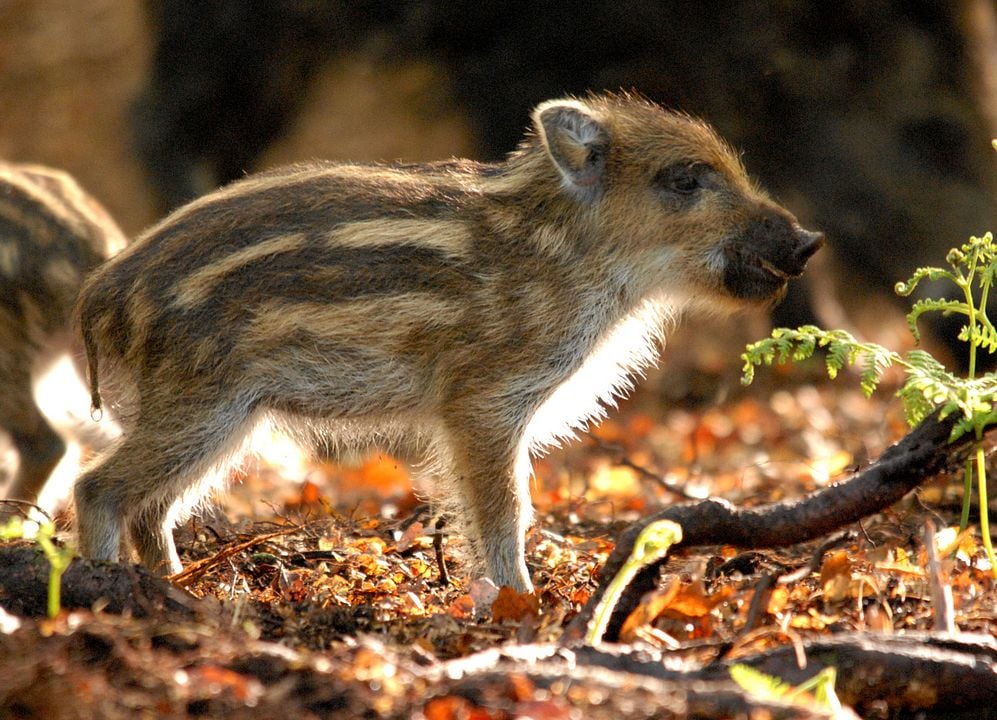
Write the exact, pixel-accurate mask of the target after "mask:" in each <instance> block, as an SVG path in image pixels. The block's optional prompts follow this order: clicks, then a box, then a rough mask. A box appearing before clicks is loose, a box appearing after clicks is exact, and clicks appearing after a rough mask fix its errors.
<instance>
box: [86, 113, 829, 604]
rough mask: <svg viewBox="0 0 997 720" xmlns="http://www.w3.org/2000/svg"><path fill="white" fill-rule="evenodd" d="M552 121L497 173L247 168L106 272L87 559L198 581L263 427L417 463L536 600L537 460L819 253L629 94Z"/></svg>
mask: <svg viewBox="0 0 997 720" xmlns="http://www.w3.org/2000/svg"><path fill="white" fill-rule="evenodd" d="M532 119H533V127H532V131H531V132H530V133H529V134H528V135H527V136H526V138H525V139H524V140H523V141H522V143H521V144H520V146H519V148H518V149H517V150H516V151H515V152H513V153H511V154H510V155H509V156H508V158H507V159H506V160H505V161H504V162H502V163H499V164H491V165H487V164H480V163H476V162H470V161H465V160H451V161H447V162H439V163H431V164H425V165H402V164H394V165H388V164H383V165H344V164H333V163H322V162H318V163H309V164H303V165H295V166H292V167H285V168H280V169H277V170H273V171H269V172H265V173H261V174H258V175H255V176H251V177H248V178H246V179H244V180H241V181H239V182H236V183H234V184H232V185H229V186H227V187H224V188H222V189H220V190H218V191H217V192H214V193H212V194H210V195H208V196H206V197H203V198H201V199H199V200H196V201H194V202H192V203H190V204H188V205H186V206H184V207H182V208H180V209H178V210H177V211H175V212H174V213H173V214H171V215H170V216H168V217H167V218H166V219H165V220H163V221H162V222H160V223H159V224H158V225H156V226H155V227H153V228H151V229H150V230H149V231H148V232H146V233H145V234H144V235H143V236H142V237H141V238H140V239H139V240H138V241H136V242H135V243H134V244H133V245H131V246H130V247H129V248H128V249H127V250H126V251H125V252H123V253H122V254H121V255H119V256H118V257H117V258H115V259H114V260H112V261H111V262H109V263H108V264H106V265H104V266H103V267H102V268H101V269H100V270H99V271H98V272H96V273H95V274H94V275H93V276H92V278H91V279H90V280H89V282H88V283H87V285H86V287H85V288H84V290H83V292H82V296H81V300H80V304H79V321H80V327H81V330H82V335H83V339H84V341H85V344H86V348H87V353H88V359H89V365H90V377H91V383H92V391H93V404H94V406H95V407H100V405H101V402H102V394H105V395H106V398H107V401H108V402H109V404H111V405H112V406H113V408H114V409H115V412H116V415H117V416H118V418H119V419H120V421H121V422H122V424H123V426H124V436H123V438H122V439H121V441H120V443H119V444H118V445H117V446H116V447H115V448H113V450H112V451H111V452H109V453H108V454H107V455H106V456H104V457H103V459H102V460H101V461H100V462H99V463H98V464H96V465H95V466H94V467H93V468H92V469H90V470H89V471H88V472H86V473H85V474H83V476H82V477H81V478H80V479H79V481H78V483H77V485H76V505H77V521H78V523H79V541H80V547H81V550H82V551H83V553H84V554H85V555H87V556H89V557H92V558H98V559H103V560H113V559H116V558H118V556H119V546H120V544H121V536H122V532H124V531H127V534H128V537H129V539H130V541H131V543H132V545H133V546H134V548H135V549H136V550H137V551H138V554H139V557H140V558H141V560H142V562H143V563H144V564H145V565H147V566H149V567H150V568H156V569H158V570H160V571H161V572H165V573H172V572H176V571H178V570H180V569H181V564H180V560H179V558H178V556H177V552H176V548H175V547H174V542H173V538H172V535H171V529H172V528H173V527H174V525H175V524H176V522H177V521H178V520H179V519H180V518H181V517H182V516H183V514H184V513H185V512H187V511H188V510H189V509H190V508H191V507H192V505H194V504H196V501H197V500H198V499H199V498H201V497H203V495H204V493H205V491H206V490H207V489H208V487H209V486H210V485H212V484H213V483H214V482H216V481H217V479H218V478H219V477H220V476H221V474H220V473H219V469H221V468H224V465H225V463H226V462H227V461H228V460H229V459H230V458H231V457H233V455H236V454H238V453H239V452H240V451H241V450H242V448H243V444H244V440H245V438H246V437H247V435H248V434H249V433H250V431H251V430H252V429H253V428H254V426H256V425H257V424H258V423H260V422H263V421H267V422H272V423H276V424H277V425H278V426H281V427H283V428H285V429H287V430H289V431H290V432H292V433H294V434H295V435H296V436H297V437H299V438H301V439H302V440H303V441H304V444H305V445H314V443H315V442H316V441H317V438H325V439H326V440H327V441H328V442H330V443H331V444H332V445H333V446H334V447H343V448H345V447H349V448H355V447H357V446H363V447H369V446H376V447H382V448H384V449H387V450H389V451H392V452H395V453H397V454H398V455H399V456H401V457H404V458H406V459H408V460H410V461H411V462H412V463H413V467H414V468H415V469H416V470H417V472H419V473H422V474H425V475H427V476H430V477H431V478H432V480H433V481H434V482H435V492H434V494H435V495H436V496H437V497H438V498H439V499H440V500H441V501H442V502H443V503H444V506H445V507H447V508H448V509H449V510H450V511H451V512H452V514H453V515H454V516H455V517H456V518H457V519H458V520H459V521H460V526H461V527H462V529H463V534H464V535H466V537H467V538H468V539H469V540H470V545H471V547H472V548H473V549H474V550H475V551H476V556H477V557H478V558H480V560H482V561H483V565H484V567H483V570H484V571H485V572H486V573H487V574H488V575H489V576H490V577H491V578H493V579H494V580H495V582H497V583H499V584H502V585H511V586H512V587H513V588H516V589H517V590H520V591H523V590H528V589H530V588H531V587H532V586H531V583H530V577H529V573H528V572H527V568H526V563H525V560H524V541H525V535H526V531H527V527H528V525H529V523H530V515H531V504H530V498H529V490H528V484H529V479H530V474H531V468H530V456H531V453H536V452H538V451H540V450H541V449H543V448H544V447H546V446H549V445H551V444H556V443H557V442H558V441H560V440H562V439H564V438H566V437H570V436H571V435H572V433H573V431H574V430H575V429H577V428H579V427H581V426H583V425H584V424H585V423H586V422H587V421H589V420H591V419H593V418H597V417H599V416H600V415H601V414H602V413H603V409H604V407H605V406H606V405H608V404H612V401H613V398H614V396H615V395H616V394H618V393H621V392H623V391H625V390H627V389H629V387H630V386H631V382H632V378H633V377H634V375H636V374H639V373H640V371H641V369H642V368H644V367H646V366H647V365H648V364H649V363H651V362H653V360H654V359H655V357H656V354H657V349H658V346H659V344H660V341H661V339H662V334H663V332H664V328H665V325H666V321H668V320H670V319H672V318H674V317H675V316H676V315H677V314H678V313H679V312H680V311H682V310H683V309H685V308H689V309H695V308H702V309H706V310H707V311H708V312H709V313H710V314H716V313H717V312H726V311H728V310H733V309H736V308H739V307H744V306H751V305H756V306H757V305H762V306H764V305H767V304H770V303H772V302H773V301H774V300H775V299H776V298H778V297H780V295H781V294H782V293H783V292H784V290H785V288H786V283H787V280H788V279H789V278H791V277H794V276H796V275H799V274H800V272H801V271H802V270H803V267H804V264H805V263H806V261H807V259H808V258H809V257H810V256H811V255H812V254H813V253H814V252H815V251H816V250H817V248H818V247H819V246H820V245H821V242H822V236H821V235H820V234H818V233H814V232H808V231H806V230H803V229H802V228H800V226H799V225H798V224H797V222H796V220H795V218H794V217H793V216H792V215H791V214H790V213H789V212H788V211H786V210H785V209H784V208H782V207H780V206H779V205H777V204H776V203H774V202H773V201H772V200H771V199H769V198H768V197H767V196H766V195H765V194H764V193H763V192H762V191H761V190H759V189H758V188H757V187H756V186H755V185H754V184H753V183H752V182H751V181H750V180H749V178H748V176H747V175H746V173H745V170H744V168H743V167H742V165H741V163H740V162H739V160H738V157H737V155H736V154H734V153H733V152H732V151H731V150H730V149H729V148H728V147H727V146H726V145H725V144H724V143H723V142H722V141H721V140H720V139H719V138H718V137H717V135H716V134H715V133H714V132H713V131H712V130H711V129H710V128H709V127H708V126H707V125H706V124H705V123H703V122H700V121H698V120H695V119H692V118H690V117H687V116H685V115H682V114H677V113H673V112H668V111H665V110H663V109H662V108H660V107H658V106H656V105H654V104H652V103H650V102H647V101H645V100H643V99H640V98H636V97H632V96H629V95H608V94H607V95H593V96H590V97H588V98H586V99H572V98H569V99H561V100H552V101H549V102H545V103H543V104H541V105H540V106H538V107H537V108H536V109H535V110H534V112H533V115H532ZM98 380H99V382H100V385H99V387H98Z"/></svg>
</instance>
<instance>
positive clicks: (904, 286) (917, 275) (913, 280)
mask: <svg viewBox="0 0 997 720" xmlns="http://www.w3.org/2000/svg"><path fill="white" fill-rule="evenodd" d="M942 278H947V279H949V280H951V281H952V282H955V283H958V279H957V278H956V276H955V275H953V274H952V273H951V272H949V271H948V270H943V269H942V268H936V267H922V268H918V269H917V270H915V271H914V274H913V275H911V276H910V278H908V279H907V281H906V282H898V283H897V284H896V285H894V286H893V290H894V292H896V294H897V295H902V296H903V297H907V296H908V295H910V294H911V293H912V292H914V289H915V288H916V287H917V286H918V284H919V283H920V282H921V281H922V280H941V279H942Z"/></svg>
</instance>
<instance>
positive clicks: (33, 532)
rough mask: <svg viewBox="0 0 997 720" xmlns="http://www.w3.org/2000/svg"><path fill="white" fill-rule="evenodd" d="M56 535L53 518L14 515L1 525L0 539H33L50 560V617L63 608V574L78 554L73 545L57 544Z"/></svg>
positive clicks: (48, 607)
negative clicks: (38, 518) (27, 517)
mask: <svg viewBox="0 0 997 720" xmlns="http://www.w3.org/2000/svg"><path fill="white" fill-rule="evenodd" d="M54 537H55V524H53V523H52V521H51V520H44V521H40V522H36V521H34V520H22V519H21V518H20V517H13V518H11V519H10V520H8V521H7V522H6V523H5V524H3V525H0V540H14V539H21V538H27V539H33V540H34V541H35V542H36V543H38V546H39V547H40V548H41V549H42V553H43V554H44V555H45V559H46V560H48V565H49V571H48V598H47V603H46V612H47V614H48V616H49V617H50V618H54V617H55V616H56V615H58V614H59V611H60V610H61V609H62V574H63V573H64V572H66V569H67V568H68V567H69V563H70V562H71V561H72V559H73V556H74V555H75V554H76V552H75V550H74V549H73V547H72V546H70V545H68V544H66V545H62V546H59V545H56V543H55V542H54V540H53V538H54Z"/></svg>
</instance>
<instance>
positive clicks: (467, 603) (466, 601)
mask: <svg viewBox="0 0 997 720" xmlns="http://www.w3.org/2000/svg"><path fill="white" fill-rule="evenodd" d="M447 614H448V615H450V617H452V618H454V619H456V620H470V619H471V618H473V617H474V598H472V597H471V596H470V595H461V596H460V597H458V598H457V599H456V600H454V601H453V602H452V603H450V605H449V606H448V607H447Z"/></svg>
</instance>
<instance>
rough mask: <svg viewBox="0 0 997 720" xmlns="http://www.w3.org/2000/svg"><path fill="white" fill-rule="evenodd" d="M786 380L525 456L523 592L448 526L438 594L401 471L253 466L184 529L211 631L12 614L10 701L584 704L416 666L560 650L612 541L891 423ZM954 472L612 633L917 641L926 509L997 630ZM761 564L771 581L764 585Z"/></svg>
mask: <svg viewBox="0 0 997 720" xmlns="http://www.w3.org/2000/svg"><path fill="white" fill-rule="evenodd" d="M802 372H803V373H804V374H805V373H806V371H805V370H804V371H802ZM804 379H809V377H806V378H804ZM799 380H800V378H799V377H796V378H795V382H796V383H798V382H799ZM779 387H780V388H781V389H775V390H772V389H769V390H768V391H766V390H764V389H762V388H755V389H752V390H751V391H739V392H738V393H737V394H736V395H735V396H733V397H732V398H730V399H728V400H727V401H725V402H723V403H722V404H720V405H719V406H715V407H692V406H685V407H681V406H680V407H670V408H666V407H663V405H662V404H661V403H660V402H658V398H657V397H656V396H655V395H654V394H653V393H650V392H645V393H643V394H639V395H638V396H636V397H635V399H634V400H632V401H630V402H628V403H625V404H624V405H623V407H622V408H621V409H620V411H619V412H617V413H614V415H613V417H612V418H611V419H609V420H607V421H605V422H603V423H602V424H601V425H600V426H598V427H596V428H594V429H592V430H591V431H590V432H589V433H588V434H587V435H585V436H584V437H583V439H582V440H581V441H579V442H576V443H574V444H572V445H571V446H569V447H568V448H566V449H565V450H562V451H558V452H555V453H552V454H551V455H549V456H547V457H544V458H542V459H540V460H539V461H537V463H536V464H535V468H536V479H535V481H534V483H533V497H534V502H535V505H536V508H537V515H536V517H537V521H536V523H535V526H534V528H533V529H532V530H531V533H530V536H529V538H528V547H527V550H528V557H527V561H528V564H529V566H530V568H531V572H532V575H533V578H534V582H535V584H536V587H537V593H536V595H535V596H523V595H519V594H517V593H515V592H513V591H511V590H510V589H508V588H504V589H498V588H495V587H494V586H492V585H491V584H490V583H489V582H488V581H487V580H481V579H478V578H476V577H474V576H472V575H471V574H469V572H468V566H467V564H466V563H465V562H464V558H463V554H462V552H461V549H460V542H459V539H458V538H455V537H451V536H449V535H447V528H446V527H445V526H444V528H443V530H442V531H441V532H442V547H443V554H444V556H445V557H446V560H447V563H448V567H449V570H450V575H451V581H450V583H449V584H448V585H441V584H440V582H439V579H440V568H439V564H438V560H437V555H436V546H437V545H438V544H439V540H438V539H436V541H435V542H434V539H435V538H434V535H436V534H438V531H437V530H436V526H435V524H434V519H433V518H431V517H424V518H416V519H414V520H412V519H411V517H410V516H411V514H412V512H413V511H415V510H417V508H418V505H419V499H418V497H417V496H416V494H415V493H414V492H413V489H412V487H411V485H410V483H409V480H408V476H407V473H406V472H405V469H404V467H403V466H402V465H401V464H400V463H398V462H397V461H395V460H394V459H393V458H390V457H387V456H384V455H374V456H371V457H366V458H359V459H358V462H357V463H355V464H352V465H349V466H340V465H337V464H335V463H333V462H331V461H318V462H314V463H311V462H304V461H294V462H292V463H290V464H286V463H285V464H281V463H270V462H266V461H264V462H260V463H258V464H255V465H254V464H247V465H246V466H245V467H244V468H243V469H242V470H240V471H239V472H238V473H237V474H236V477H235V478H234V480H235V482H234V484H233V487H232V489H231V492H230V493H229V494H228V495H227V496H226V498H225V499H224V502H223V503H221V504H220V505H219V508H218V509H216V510H214V511H213V512H211V513H209V514H207V515H206V516H202V517H201V518H199V519H195V520H193V521H191V522H189V523H187V524H186V525H185V526H183V527H182V528H181V529H180V530H179V531H178V545H179V546H180V547H181V548H182V549H183V552H184V557H183V560H184V563H185V567H187V568H188V571H190V570H191V569H192V568H195V569H196V572H190V573H189V575H188V576H187V577H186V578H184V586H185V587H186V589H187V590H188V591H189V592H191V593H192V594H193V595H195V596H197V597H199V598H202V599H203V600H204V601H205V602H208V603H213V604H214V605H215V606H216V607H217V608H218V616H217V621H216V622H215V624H213V625H198V624H190V625H183V624H181V625H177V624H175V623H170V622H164V621H159V620H157V619H155V618H144V619H138V618H134V617H128V616H113V615H109V614H107V613H104V612H100V611H99V610H98V611H97V612H92V611H89V610H73V611H71V612H70V611H64V612H63V613H62V614H61V615H60V616H59V617H58V618H56V619H55V620H51V621H49V620H42V619H20V620H21V622H20V623H14V624H10V623H4V624H2V625H0V627H3V628H4V631H3V633H2V634H0V646H2V649H0V652H2V656H3V657H5V658H8V659H10V658H17V660H16V661H10V660H8V661H7V662H6V663H5V665H7V666H8V667H9V670H8V672H6V673H5V676H4V677H2V678H0V703H6V705H0V707H11V705H10V703H11V702H16V703H18V705H17V707H19V708H21V710H20V711H19V712H20V714H19V715H17V716H18V717H53V718H62V717H109V718H114V717H134V716H136V713H144V714H145V715H147V716H155V717H197V716H210V717H240V718H242V717H250V718H252V717H275V716H277V713H278V712H279V713H280V715H282V716H288V717H302V718H309V717H331V716H337V717H422V718H427V719H434V718H439V719H440V720H447V719H450V718H454V719H455V718H499V717H502V718H506V717H509V718H512V717H551V718H562V717H563V718H568V717H579V716H578V715H577V714H574V710H577V709H578V708H579V707H586V708H588V709H587V710H586V712H593V708H592V707H590V706H589V705H586V703H588V702H589V700H590V699H589V700H586V699H585V696H583V695H584V694H583V695H578V694H577V693H575V694H574V695H572V694H571V693H568V691H567V690H565V691H564V692H563V693H561V694H558V693H553V694H552V693H551V691H550V690H549V689H544V688H540V687H537V686H534V685H533V683H532V682H531V681H530V680H529V679H527V678H526V677H525V676H524V677H521V678H519V679H516V678H509V679H508V681H507V685H506V686H505V687H504V689H502V690H501V693H502V700H501V702H498V701H495V702H494V703H491V704H490V703H489V702H488V701H487V698H485V697H484V696H482V697H478V698H473V697H462V696H456V695H450V694H446V693H443V694H434V693H433V692H432V689H431V688H430V687H429V686H428V685H427V684H426V681H425V679H424V678H423V677H422V676H421V675H420V674H419V673H418V672H416V671H415V670H414V668H418V667H425V666H427V665H429V666H431V665H433V664H436V663H439V662H441V661H444V660H447V659H450V658H456V657H462V656H467V655H470V654H472V653H474V652H477V651H480V650H484V649H488V648H492V647H495V646H497V645H500V644H502V643H510V642H518V643H526V642H539V641H556V640H558V639H559V638H560V636H561V634H562V632H563V629H564V627H565V625H566V624H567V623H568V622H569V621H570V620H571V618H573V617H574V616H575V615H576V614H577V613H578V612H579V610H580V609H581V607H582V606H583V605H584V604H585V602H586V601H587V600H588V598H589V596H590V595H591V593H592V592H593V590H594V589H595V587H596V585H597V583H598V582H599V580H600V574H599V573H600V568H601V566H602V564H603V562H604V561H605V559H606V557H607V556H608V554H609V552H610V551H611V550H612V548H613V538H614V537H615V536H616V535H617V534H618V532H619V531H620V530H621V529H622V528H623V527H625V526H626V525H627V524H628V523H629V522H632V521H633V520H635V519H637V518H638V517H640V516H642V515H646V514H648V513H650V512H652V511H654V510H655V509H658V508H660V507H662V506H665V505H668V504H671V503H675V502H682V501H684V500H685V499H686V498H687V497H703V496H706V495H720V496H723V497H725V498H727V499H729V500H731V501H732V502H734V503H737V504H742V505H755V504H757V505H760V504H764V503H769V502H773V501H777V500H780V499H783V498H787V497H795V496H800V495H803V494H804V493H806V492H809V491H812V490H814V489H817V488H820V487H823V486H826V485H828V484H829V483H832V482H834V481H835V480H836V479H840V478H842V477H844V476H845V475H846V474H847V472H848V471H849V469H853V468H856V467H859V466H862V465H863V464H865V463H867V462H868V461H869V460H870V459H872V458H875V457H876V456H878V454H879V453H880V452H882V450H883V449H884V448H885V447H886V446H888V445H889V444H890V443H892V442H894V441H895V440H897V439H899V437H901V435H902V434H903V433H904V432H905V425H904V418H903V415H902V411H901V410H900V409H899V408H898V407H897V406H896V404H895V403H892V402H890V401H889V400H883V399H879V398H873V399H871V400H867V399H865V398H864V397H862V395H861V392H860V390H858V389H849V388H847V387H838V386H832V385H830V384H828V383H826V382H821V381H815V382H814V383H813V384H808V383H806V382H804V383H802V384H790V383H788V382H785V381H784V379H783V381H782V382H781V383H780V386H779ZM285 451H286V449H285ZM295 463H297V464H295ZM289 468H290V469H289ZM959 480H960V478H958V477H940V478H938V479H937V480H936V481H935V482H933V483H932V484H930V485H929V486H926V487H924V488H922V489H921V490H920V491H919V492H917V493H915V494H913V495H912V496H910V497H908V498H907V499H905V500H904V501H903V502H901V503H899V504H897V505H896V506H894V507H893V508H890V509H889V510H888V511H886V512H884V513H882V514H880V515H878V516H875V517H871V518H868V519H867V520H866V521H865V522H863V523H861V525H860V526H859V527H856V528H853V530H854V532H852V533H851V534H849V535H848V536H847V537H845V538H844V539H843V540H842V542H841V544H840V545H838V546H837V547H833V548H831V549H828V550H827V551H826V552H824V553H823V554H822V556H821V557H816V555H815V554H816V553H817V552H818V549H819V547H820V543H811V544H808V545H805V546H797V547H792V548H787V549H780V550H774V551H764V552H752V553H744V552H740V551H738V550H737V549H735V548H729V547H714V548H692V549H688V550H685V549H681V550H679V551H678V552H676V553H675V556H674V557H673V558H672V560H671V561H670V562H669V563H668V565H667V567H666V569H665V572H664V573H663V575H662V578H661V580H660V582H659V584H658V589H657V590H655V591H654V592H652V593H650V594H649V595H648V596H647V597H645V599H644V602H642V604H641V605H640V607H638V609H637V610H636V611H634V613H633V614H632V615H631V617H630V618H628V619H627V621H626V624H625V626H624V630H623V639H624V640H625V641H640V642H643V643H648V644H651V645H656V646H657V647H659V648H661V649H667V650H670V651H673V652H675V653H676V654H677V656H680V657H685V658H686V659H688V660H695V661H700V662H707V661H709V659H710V658H711V657H713V656H715V653H716V652H717V648H718V647H719V646H721V645H725V646H727V647H728V648H729V654H730V657H733V658H736V657H738V656H743V655H748V654H750V653H752V652H757V651H759V650H762V649H766V648H770V647H774V646H777V645H785V644H787V643H793V642H796V641H798V640H799V638H801V637H811V636H820V635H822V634H827V633H835V632H840V631H843V630H865V631H869V632H874V633H884V634H895V633H904V632H909V631H914V630H931V629H933V627H934V614H933V611H932V607H931V600H930V598H931V588H930V586H929V582H930V579H929V574H928V571H927V559H926V552H925V549H924V547H923V545H922V535H923V532H922V531H923V527H924V523H925V519H926V518H931V519H932V520H933V521H934V523H935V525H936V526H937V527H938V530H937V532H936V533H935V542H936V547H937V549H938V551H939V557H940V560H939V562H940V568H941V577H942V579H943V581H944V582H945V583H947V584H948V585H949V586H950V587H951V591H952V595H953V598H954V609H955V623H956V626H957V627H958V628H959V629H961V630H965V631H975V632H984V633H990V634H993V633H995V632H997V591H995V588H994V582H993V580H992V578H991V576H990V572H989V570H990V569H989V566H988V565H987V564H986V562H985V560H984V554H983V551H982V549H981V547H980V543H979V541H978V540H979V539H978V536H977V535H974V534H973V533H972V532H967V533H962V534H959V533H958V532H957V526H958V511H959V502H960V497H961V486H960V485H959ZM675 489H678V490H680V491H681V493H682V495H685V496H686V497H682V496H680V495H679V494H678V493H677V492H676V491H675ZM815 560H816V562H815ZM808 565H810V566H812V567H811V568H810V569H808ZM766 575H768V576H771V578H772V583H771V587H770V588H769V589H768V590H766V589H765V588H763V587H762V583H760V581H759V579H760V577H763V576H766ZM756 594H757V595H759V600H760V601H761V603H762V604H761V605H760V606H759V608H758V609H757V612H755V611H752V610H751V608H752V605H753V600H755V596H756ZM755 604H757V603H755ZM0 605H2V597H0ZM752 614H754V617H751V615H752ZM53 671H56V674H55V675H52V672H53ZM46 678H48V679H46ZM489 692H498V691H494V690H492V691H489ZM67 693H70V694H71V695H72V696H73V697H74V698H76V699H77V700H76V701H75V702H74V703H72V704H71V706H70V705H67V704H65V703H60V702H59V700H58V698H59V697H60V696H65V695H66V694H67ZM580 698H581V699H580ZM602 700H603V701H605V698H602ZM496 707H500V708H504V709H502V710H501V711H499V710H495V708H496ZM489 708H491V709H489ZM351 713H352V714H351ZM588 716H591V717H597V716H598V714H591V715H586V717H588Z"/></svg>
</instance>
